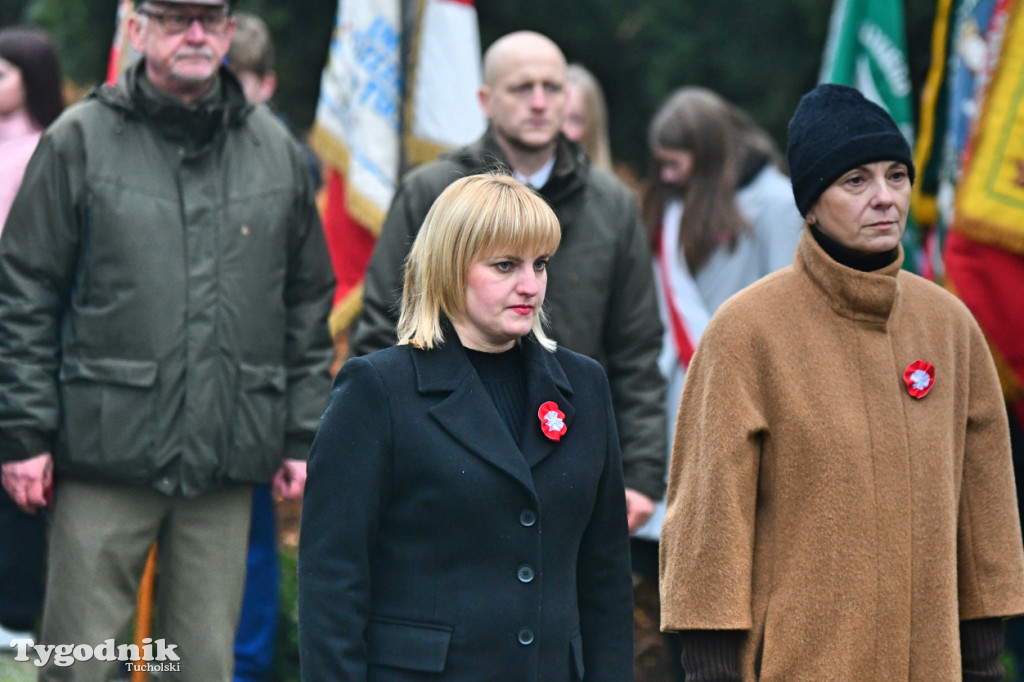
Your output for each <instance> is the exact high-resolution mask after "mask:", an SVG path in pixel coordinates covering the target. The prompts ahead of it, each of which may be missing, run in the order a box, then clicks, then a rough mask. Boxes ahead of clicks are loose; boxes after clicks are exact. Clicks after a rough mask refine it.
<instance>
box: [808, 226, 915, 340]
mask: <svg viewBox="0 0 1024 682" xmlns="http://www.w3.org/2000/svg"><path fill="white" fill-rule="evenodd" d="M793 265H794V267H795V268H796V270H797V271H802V272H803V273H804V274H805V275H806V276H807V278H808V279H810V281H811V283H812V284H813V285H814V287H815V289H817V290H818V291H819V292H821V294H822V295H823V296H824V297H825V299H826V300H827V301H828V303H829V305H830V306H831V308H832V309H833V310H834V311H835V312H836V313H838V314H839V315H843V316H844V317H848V318H850V319H855V320H863V321H866V322H875V323H878V324H881V325H883V326H884V325H885V324H886V322H888V320H889V315H890V313H891V312H892V310H893V308H894V307H895V306H896V302H897V300H898V299H899V294H900V283H899V278H898V275H899V272H900V266H902V265H903V246H902V245H901V246H899V254H898V255H897V256H896V260H894V261H893V262H892V263H890V264H889V265H887V266H885V267H884V268H881V269H880V270H875V271H873V272H861V271H859V270H855V269H853V268H850V267H847V266H845V265H841V264H840V263H837V262H836V261H835V260H833V259H832V257H831V256H829V255H828V254H827V253H825V250H824V249H822V248H821V246H820V245H819V244H818V242H817V241H816V240H815V239H814V236H813V235H811V232H810V228H809V227H807V226H806V225H805V226H804V231H803V234H801V235H800V242H799V244H798V245H797V250H796V258H795V259H794V261H793Z"/></svg>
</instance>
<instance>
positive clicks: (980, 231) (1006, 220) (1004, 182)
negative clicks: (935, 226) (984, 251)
mask: <svg viewBox="0 0 1024 682" xmlns="http://www.w3.org/2000/svg"><path fill="white" fill-rule="evenodd" d="M1007 19H1008V23H1007V25H1006V33H1005V35H1004V36H1003V40H1002V45H1001V48H1002V49H1001V52H1000V53H999V58H998V62H997V64H996V67H995V70H994V71H993V73H992V76H991V80H990V81H989V82H988V85H987V88H986V91H985V97H984V100H983V103H982V106H981V111H980V113H979V116H978V121H977V125H975V126H974V129H973V130H974V133H973V135H972V137H971V142H970V152H969V154H970V155H969V157H968V158H967V159H966V161H965V163H966V165H965V167H964V172H963V177H962V179H961V181H960V184H959V185H958V187H957V192H956V209H955V213H954V228H953V229H955V230H957V231H958V232H960V233H961V234H963V235H964V236H966V237H968V238H970V239H972V240H974V241H977V242H981V243H984V244H989V245H993V246H998V247H1000V248H1003V249H1007V250H1009V251H1012V252H1015V253H1024V4H1022V3H1021V2H1016V3H1014V5H1013V8H1012V9H1011V11H1010V13H1009V16H1008V17H1007Z"/></svg>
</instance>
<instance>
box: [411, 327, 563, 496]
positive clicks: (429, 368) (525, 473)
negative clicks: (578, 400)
mask: <svg viewBox="0 0 1024 682" xmlns="http://www.w3.org/2000/svg"><path fill="white" fill-rule="evenodd" d="M446 331H447V334H446V336H447V339H448V341H447V342H446V343H445V344H444V345H443V346H441V347H439V348H437V349H435V350H433V351H414V352H413V356H412V357H413V363H414V365H415V367H416V380H417V388H418V390H419V391H420V392H421V393H447V394H448V395H447V396H445V397H443V398H441V399H440V400H439V401H438V402H437V404H435V405H434V406H433V407H431V408H430V414H431V415H432V416H433V418H434V419H436V420H437V422H438V423H439V424H440V425H441V426H442V427H443V428H444V429H445V430H446V431H447V432H448V433H449V434H451V436H452V437H453V438H455V440H457V441H458V442H459V443H460V444H461V445H462V446H463V447H465V448H466V449H467V450H469V451H470V452H472V453H474V454H475V455H477V456H478V457H481V458H482V459H484V460H486V461H488V462H490V463H491V464H493V465H494V466H496V467H498V468H499V469H501V470H502V471H504V472H506V473H508V474H509V475H510V476H512V477H513V478H515V479H516V480H518V481H520V482H521V483H522V484H523V485H524V486H526V488H527V489H529V490H530V491H531V492H533V491H534V487H533V476H532V474H531V472H530V468H531V467H534V466H536V465H537V464H539V463H540V462H542V461H543V460H544V459H545V458H546V457H547V456H548V455H550V454H551V453H552V452H554V450H555V448H556V447H559V445H560V443H559V442H555V441H553V440H550V439H549V438H547V437H546V436H545V435H544V433H543V432H542V431H541V428H540V418H539V416H538V414H537V412H538V409H539V408H540V406H541V405H542V404H544V403H545V402H548V401H552V402H554V403H555V404H557V405H558V409H560V410H561V411H562V412H563V413H564V414H565V424H566V428H567V429H568V430H567V432H566V433H567V435H568V434H569V433H571V431H572V428H573V423H574V417H575V414H576V409H575V407H574V406H573V404H572V403H571V402H570V399H571V397H572V395H573V391H572V386H571V384H570V383H569V379H568V378H567V377H566V375H565V372H564V371H563V370H562V366H561V365H560V364H559V363H558V361H557V360H556V358H555V355H554V354H553V353H548V352H547V351H545V350H544V349H543V348H542V347H541V346H540V344H538V343H537V342H536V341H534V340H533V337H532V336H531V337H528V338H526V339H524V340H523V344H524V349H525V353H526V358H525V360H526V362H525V365H526V403H525V405H524V406H523V409H525V410H526V418H525V419H524V420H523V433H522V437H521V439H520V442H521V445H520V446H519V447H516V444H515V441H513V440H512V438H511V437H510V436H509V434H508V430H507V429H506V428H505V424H504V422H502V420H501V416H500V415H499V414H498V411H497V409H496V408H495V407H494V403H493V402H492V400H491V397H490V395H489V394H488V393H487V389H486V388H484V385H483V382H481V381H480V377H479V376H477V373H476V372H475V371H474V370H473V366H472V365H471V364H470V363H469V359H468V358H467V357H466V353H465V351H464V350H463V349H462V344H461V343H459V341H458V337H457V336H456V334H455V330H454V329H451V328H449V329H448V330H446Z"/></svg>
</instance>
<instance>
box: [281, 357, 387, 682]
mask: <svg viewBox="0 0 1024 682" xmlns="http://www.w3.org/2000/svg"><path fill="white" fill-rule="evenodd" d="M391 429H392V425H391V423H390V418H389V411H388V398H387V394H386V390H385V387H384V384H383V382H382V380H381V379H380V376H379V375H378V374H377V371H376V370H375V369H374V368H373V367H372V366H371V365H370V363H369V362H367V361H366V360H364V359H361V358H354V359H351V360H349V361H348V362H346V363H345V364H344V365H343V367H342V370H341V372H340V373H339V375H338V379H337V381H336V382H335V388H334V391H333V393H332V397H331V404H330V405H329V406H328V408H327V411H326V412H325V413H324V416H323V420H322V424H321V427H320V430H319V431H318V433H317V436H316V439H315V440H314V442H313V448H312V450H311V451H310V456H309V465H308V478H307V480H306V489H305V496H304V499H303V506H302V526H301V533H300V541H299V566H298V607H299V656H300V660H301V664H302V679H303V680H306V681H309V682H320V681H321V680H334V681H335V682H363V681H365V680H366V676H367V662H366V654H367V650H366V639H365V631H366V625H367V622H368V619H369V610H370V585H371V576H370V561H371V554H372V551H373V547H374V544H375V540H376V536H377V531H378V526H379V523H380V519H381V516H382V514H383V512H384V509H385V508H386V505H387V501H388V497H389V494H390V480H391V472H392V465H391V462H392V459H391Z"/></svg>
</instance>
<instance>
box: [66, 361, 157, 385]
mask: <svg viewBox="0 0 1024 682" xmlns="http://www.w3.org/2000/svg"><path fill="white" fill-rule="evenodd" d="M156 372H157V363H156V362H154V361H152V360H122V359H120V358H64V362H63V363H62V364H61V367H60V380H61V381H63V382H68V381H75V380H77V379H82V380H85V381H100V382H104V383H108V384H121V385H124V386H138V387H140V388H149V387H150V386H152V385H153V384H155V383H156Z"/></svg>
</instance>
